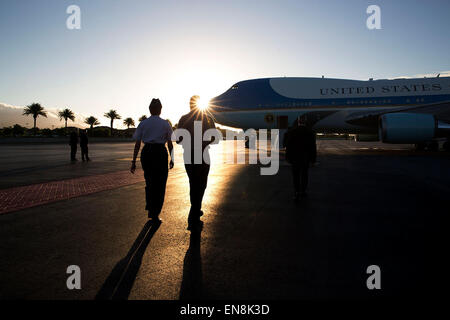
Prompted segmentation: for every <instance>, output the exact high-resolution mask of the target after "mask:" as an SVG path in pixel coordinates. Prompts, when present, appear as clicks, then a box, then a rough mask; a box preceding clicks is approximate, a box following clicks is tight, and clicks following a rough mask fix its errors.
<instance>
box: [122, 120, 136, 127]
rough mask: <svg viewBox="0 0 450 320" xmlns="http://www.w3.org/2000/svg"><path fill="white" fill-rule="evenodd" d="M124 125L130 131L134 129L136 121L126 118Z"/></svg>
mask: <svg viewBox="0 0 450 320" xmlns="http://www.w3.org/2000/svg"><path fill="white" fill-rule="evenodd" d="M123 124H124V125H126V126H127V129H130V126H131V127H134V120H133V119H131V118H126V119H125V120H123Z"/></svg>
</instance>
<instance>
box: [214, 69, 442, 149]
mask: <svg viewBox="0 0 450 320" xmlns="http://www.w3.org/2000/svg"><path fill="white" fill-rule="evenodd" d="M209 112H210V114H211V115H212V116H213V118H214V119H215V120H216V121H217V122H218V123H219V124H222V125H226V126H230V127H235V128H242V129H243V130H244V131H245V130H246V129H249V128H253V129H284V130H285V129H287V128H288V127H290V126H291V125H292V124H293V123H294V122H295V121H296V119H297V117H298V116H301V115H306V117H307V125H309V126H311V127H312V128H313V130H314V131H315V132H317V133H348V134H356V135H376V136H377V138H378V139H379V140H381V141H383V142H385V143H408V144H415V145H416V148H418V149H425V148H427V149H429V150H438V148H439V144H438V140H437V139H438V138H447V140H446V142H445V143H444V149H446V150H449V140H450V139H449V138H450V77H439V75H438V76H437V77H433V78H399V79H380V80H373V79H372V78H371V79H369V80H368V81H363V80H347V79H334V78H324V77H323V76H322V78H293V77H283V78H262V79H252V80H245V81H241V82H238V83H235V84H233V85H232V86H231V88H229V89H228V90H227V91H226V92H224V93H223V94H221V95H219V96H217V97H215V98H213V99H211V101H210V103H209Z"/></svg>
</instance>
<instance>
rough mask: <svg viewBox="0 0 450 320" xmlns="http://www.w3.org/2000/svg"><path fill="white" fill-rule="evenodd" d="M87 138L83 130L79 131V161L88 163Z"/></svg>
mask: <svg viewBox="0 0 450 320" xmlns="http://www.w3.org/2000/svg"><path fill="white" fill-rule="evenodd" d="M88 143H89V140H88V136H87V134H86V131H85V130H81V131H80V149H81V160H83V161H84V160H85V159H86V161H90V160H91V159H89V154H88Z"/></svg>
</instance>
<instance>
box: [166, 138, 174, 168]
mask: <svg viewBox="0 0 450 320" xmlns="http://www.w3.org/2000/svg"><path fill="white" fill-rule="evenodd" d="M167 147H168V148H169V154H170V164H169V168H170V169H172V168H173V165H174V163H173V144H172V140H169V141H167Z"/></svg>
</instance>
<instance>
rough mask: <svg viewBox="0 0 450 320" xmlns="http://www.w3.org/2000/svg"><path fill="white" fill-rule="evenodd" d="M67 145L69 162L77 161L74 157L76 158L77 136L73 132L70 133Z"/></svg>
mask: <svg viewBox="0 0 450 320" xmlns="http://www.w3.org/2000/svg"><path fill="white" fill-rule="evenodd" d="M69 145H70V160H71V161H77V157H76V156H77V145H78V135H77V133H76V132H75V131H72V132H71V133H70V138H69Z"/></svg>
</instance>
